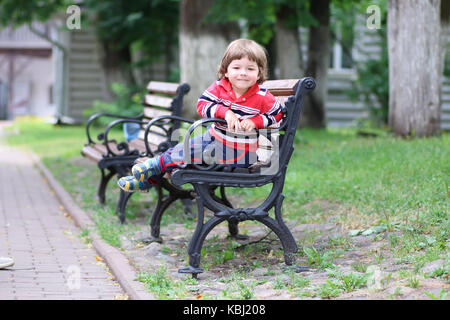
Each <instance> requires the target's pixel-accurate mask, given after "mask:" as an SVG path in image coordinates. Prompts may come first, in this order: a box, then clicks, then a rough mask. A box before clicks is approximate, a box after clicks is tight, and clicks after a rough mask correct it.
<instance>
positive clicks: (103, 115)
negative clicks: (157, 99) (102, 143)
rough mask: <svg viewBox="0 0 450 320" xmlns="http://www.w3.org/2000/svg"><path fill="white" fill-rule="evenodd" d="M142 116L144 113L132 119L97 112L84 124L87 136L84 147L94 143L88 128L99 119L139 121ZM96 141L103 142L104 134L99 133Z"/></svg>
mask: <svg viewBox="0 0 450 320" xmlns="http://www.w3.org/2000/svg"><path fill="white" fill-rule="evenodd" d="M143 116H144V113H143V112H142V113H140V114H139V115H137V116H134V117H130V116H124V115H120V114H114V113H106V112H99V113H96V114H93V115H92V116H90V117H89V119H88V121H87V123H86V136H87V139H88V141H87V143H86V145H90V144H93V143H95V142H94V141H93V140H92V138H91V134H90V127H91V125H92V124H93V123H94V121H95V120H96V119H98V118H100V117H109V118H116V119H134V120H139V119H141V118H142V117H143ZM97 138H98V140H103V139H104V133H101V134H100V135H99V136H98V137H97Z"/></svg>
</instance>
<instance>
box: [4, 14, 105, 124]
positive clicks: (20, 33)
mask: <svg viewBox="0 0 450 320" xmlns="http://www.w3.org/2000/svg"><path fill="white" fill-rule="evenodd" d="M57 22H58V21H51V22H48V23H46V24H42V23H37V22H36V23H33V24H32V27H33V30H34V32H32V31H31V30H30V28H28V27H27V26H22V27H20V28H17V29H15V30H14V29H12V28H10V27H8V28H5V29H3V30H1V31H0V81H1V84H0V93H1V96H0V101H6V102H7V103H6V105H5V102H4V103H3V104H0V106H2V105H3V107H2V109H0V119H1V118H3V119H13V118H14V117H16V116H19V115H24V114H27V115H37V116H51V117H53V116H58V117H60V118H61V119H63V120H65V121H69V122H77V121H82V120H83V119H84V117H83V110H84V109H86V108H89V107H91V106H92V103H93V101H94V100H96V99H100V100H101V99H104V98H105V90H104V88H103V87H102V78H101V77H102V72H101V67H100V63H99V59H98V48H97V42H96V37H95V35H94V34H93V32H92V31H90V30H71V31H70V32H68V31H67V29H64V28H61V23H60V24H59V25H58V23H57ZM36 33H39V34H40V35H41V36H39V35H37V34H36ZM45 38H47V39H48V40H46V39H45ZM50 40H51V41H53V45H52V43H51V42H50ZM55 44H57V45H55ZM5 95H6V97H5Z"/></svg>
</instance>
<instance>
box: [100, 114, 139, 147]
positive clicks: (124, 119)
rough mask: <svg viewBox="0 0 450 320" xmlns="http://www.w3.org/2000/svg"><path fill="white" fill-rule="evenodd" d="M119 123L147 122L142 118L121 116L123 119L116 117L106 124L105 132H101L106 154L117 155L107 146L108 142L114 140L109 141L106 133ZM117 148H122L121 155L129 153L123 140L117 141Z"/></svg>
mask: <svg viewBox="0 0 450 320" xmlns="http://www.w3.org/2000/svg"><path fill="white" fill-rule="evenodd" d="M121 123H138V124H141V125H143V124H146V123H147V122H146V121H143V120H138V119H135V118H131V117H128V118H123V119H117V120H114V121H112V122H110V123H109V124H108V126H107V127H106V129H105V132H104V133H103V139H104V142H103V144H104V145H105V146H106V150H107V156H119V155H118V154H116V153H114V152H113V151H112V150H111V148H110V147H109V142H115V140H111V141H109V140H108V133H109V131H110V130H111V129H112V128H113V127H114V126H116V125H118V124H121ZM117 149H118V150H124V151H123V154H121V155H128V154H129V153H130V150H129V146H128V143H126V142H125V141H123V142H121V143H118V144H117Z"/></svg>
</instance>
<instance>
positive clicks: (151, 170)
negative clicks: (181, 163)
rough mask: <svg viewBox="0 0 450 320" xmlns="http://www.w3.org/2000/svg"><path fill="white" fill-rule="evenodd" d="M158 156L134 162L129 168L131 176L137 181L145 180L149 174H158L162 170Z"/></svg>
mask: <svg viewBox="0 0 450 320" xmlns="http://www.w3.org/2000/svg"><path fill="white" fill-rule="evenodd" d="M160 158H161V157H160V156H157V157H155V158H151V159H148V160H146V161H144V162H142V163H138V164H135V165H134V166H133V168H131V172H132V173H133V176H134V177H135V178H136V179H137V180H138V181H146V180H147V179H148V178H150V177H151V176H155V175H159V174H161V173H163V172H162V169H161V164H160V162H159V160H160Z"/></svg>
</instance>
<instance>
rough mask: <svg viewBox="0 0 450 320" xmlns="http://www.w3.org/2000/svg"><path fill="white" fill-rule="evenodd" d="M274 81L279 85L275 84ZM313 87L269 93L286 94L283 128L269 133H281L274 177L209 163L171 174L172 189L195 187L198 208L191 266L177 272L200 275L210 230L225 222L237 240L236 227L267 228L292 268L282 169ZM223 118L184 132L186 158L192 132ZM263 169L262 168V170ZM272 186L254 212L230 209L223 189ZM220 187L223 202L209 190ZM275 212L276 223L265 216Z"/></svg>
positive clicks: (307, 83)
mask: <svg viewBox="0 0 450 320" xmlns="http://www.w3.org/2000/svg"><path fill="white" fill-rule="evenodd" d="M275 81H277V80H275ZM315 86H316V84H315V81H314V79H313V78H309V77H308V78H302V79H300V80H299V81H298V82H297V83H296V84H295V86H294V87H293V88H285V89H286V90H285V91H284V92H283V90H279V92H275V91H276V90H274V91H272V90H271V89H270V88H268V89H269V90H270V92H271V93H272V94H274V95H275V96H277V95H278V96H286V95H290V94H292V95H291V96H289V98H288V99H287V101H286V102H285V106H284V109H283V113H284V117H283V121H282V125H281V126H280V127H279V128H277V129H271V130H270V131H272V132H278V133H279V134H280V136H279V138H280V140H279V141H280V142H279V146H280V147H279V149H278V152H276V153H275V157H272V159H275V160H278V161H279V162H278V164H279V167H278V170H277V171H276V172H275V173H273V174H261V171H260V170H256V171H254V172H252V171H251V170H248V169H247V170H242V169H239V170H233V169H231V167H229V166H227V165H223V164H212V165H208V166H204V165H198V164H194V163H189V162H190V161H189V159H185V163H188V164H184V165H179V169H175V170H174V171H173V172H172V175H171V180H172V182H173V184H175V185H178V186H181V185H184V184H186V183H189V184H191V185H192V186H193V187H194V190H195V193H196V195H197V197H196V201H197V206H198V212H197V226H196V229H195V232H194V234H193V235H192V238H191V240H190V242H189V247H188V254H189V266H187V267H184V268H180V269H179V272H180V273H189V274H192V276H193V277H194V278H196V277H197V275H198V274H199V273H202V272H203V269H202V268H201V267H200V258H201V248H202V246H203V242H204V240H205V238H206V236H207V235H208V234H209V233H210V232H211V230H212V229H213V228H214V227H215V226H217V225H218V224H220V223H221V222H223V221H227V222H228V224H229V229H230V233H231V232H233V233H234V234H235V235H236V233H237V230H238V223H239V222H242V221H246V220H256V221H259V222H261V223H263V224H264V225H266V226H267V227H268V228H270V229H271V230H272V231H273V232H274V233H275V234H276V235H277V236H278V238H279V239H280V241H281V244H282V246H283V250H284V260H285V263H286V265H288V266H291V265H293V264H294V262H295V258H296V252H297V251H298V247H297V244H296V242H295V239H294V237H293V235H292V233H291V232H290V230H289V229H288V227H287V226H286V224H285V223H284V221H283V219H282V212H281V211H282V210H281V209H282V203H283V200H284V195H283V193H282V191H283V187H284V182H285V176H286V170H287V167H288V163H289V160H290V157H291V155H292V153H293V151H294V146H293V144H294V137H295V133H296V130H297V127H298V123H299V119H300V114H301V106H302V102H303V98H304V96H305V95H306V94H307V93H309V92H310V91H312V90H314V88H315ZM223 121H224V120H223V119H218V118H209V119H201V120H199V121H196V122H195V123H194V124H193V125H192V126H191V127H190V128H189V130H188V132H187V133H186V136H185V138H184V154H185V155H189V154H190V152H189V139H190V134H191V133H192V132H193V131H194V130H195V128H196V127H198V126H201V125H205V124H206V123H208V122H223ZM260 169H261V168H260ZM268 183H272V184H273V186H272V190H271V192H270V193H269V195H268V196H267V197H266V199H265V200H264V201H263V203H262V204H260V205H259V206H257V207H254V208H233V206H232V205H231V203H230V202H229V201H228V200H227V199H226V196H225V193H224V188H225V187H241V188H252V187H259V186H263V185H266V184H268ZM216 187H220V188H221V191H223V192H222V193H221V194H222V198H221V199H220V198H218V197H215V196H214V195H213V193H212V192H211V190H212V189H214V188H216ZM205 208H208V209H210V210H211V211H212V212H213V213H214V216H213V217H211V218H210V219H209V220H208V221H207V222H205V221H204V220H205V217H204V209H205ZM272 208H274V216H275V219H274V218H272V217H270V216H269V211H270V210H271V209H272ZM297 267H298V268H297V270H298V271H304V270H305V267H302V266H297Z"/></svg>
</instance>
